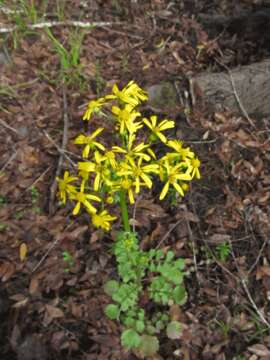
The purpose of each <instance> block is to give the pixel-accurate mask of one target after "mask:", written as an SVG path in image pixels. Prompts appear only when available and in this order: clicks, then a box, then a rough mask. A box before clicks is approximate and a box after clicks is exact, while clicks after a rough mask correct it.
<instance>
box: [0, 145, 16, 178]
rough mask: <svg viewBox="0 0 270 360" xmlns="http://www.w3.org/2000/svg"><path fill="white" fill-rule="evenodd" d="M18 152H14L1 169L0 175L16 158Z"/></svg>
mask: <svg viewBox="0 0 270 360" xmlns="http://www.w3.org/2000/svg"><path fill="white" fill-rule="evenodd" d="M17 153H18V150H16V151H15V152H14V153H13V154H12V155H11V156H10V158H9V159H8V161H7V162H6V163H5V164H4V165H3V166H2V167H1V169H0V174H1V173H2V172H3V171H4V170H5V169H6V168H7V166H8V165H9V164H10V163H11V162H12V161H13V160H14V159H15V157H16V156H17Z"/></svg>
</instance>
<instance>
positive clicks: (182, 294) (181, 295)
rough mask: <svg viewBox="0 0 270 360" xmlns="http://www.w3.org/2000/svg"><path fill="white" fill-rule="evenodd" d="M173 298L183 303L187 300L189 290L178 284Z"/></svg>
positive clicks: (177, 302)
mask: <svg viewBox="0 0 270 360" xmlns="http://www.w3.org/2000/svg"><path fill="white" fill-rule="evenodd" d="M172 295H173V300H174V302H175V303H176V304H178V305H183V304H185V302H186V301H187V292H186V290H185V288H184V287H183V286H181V285H179V286H176V288H175V289H174V290H173V293H172Z"/></svg>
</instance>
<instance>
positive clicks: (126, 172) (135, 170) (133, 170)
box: [118, 158, 159, 193]
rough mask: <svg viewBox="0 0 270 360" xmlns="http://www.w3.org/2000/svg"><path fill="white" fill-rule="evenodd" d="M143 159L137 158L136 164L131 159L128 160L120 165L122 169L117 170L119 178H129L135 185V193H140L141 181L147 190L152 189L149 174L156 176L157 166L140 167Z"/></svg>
mask: <svg viewBox="0 0 270 360" xmlns="http://www.w3.org/2000/svg"><path fill="white" fill-rule="evenodd" d="M142 161H143V158H139V160H138V161H137V162H135V161H134V160H133V159H128V162H127V163H123V164H122V169H120V170H119V172H118V175H119V176H129V177H130V178H132V180H133V181H134V183H135V192H136V193H139V192H140V186H141V180H142V181H143V182H144V183H145V184H146V186H147V187H148V188H151V187H152V180H151V178H150V176H149V175H150V174H158V169H159V166H158V165H157V164H147V165H142Z"/></svg>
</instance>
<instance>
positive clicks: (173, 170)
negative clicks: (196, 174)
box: [159, 161, 192, 200]
mask: <svg viewBox="0 0 270 360" xmlns="http://www.w3.org/2000/svg"><path fill="white" fill-rule="evenodd" d="M184 166H186V164H185V163H184V164H183V163H179V164H177V165H174V166H172V165H170V164H169V162H168V161H165V163H164V168H165V170H166V178H167V181H166V183H165V185H164V186H163V189H162V191H161V193H160V196H159V199H160V200H163V199H164V198H165V196H166V195H167V193H168V191H169V187H170V185H172V186H173V187H174V188H175V190H176V191H177V192H178V193H179V194H180V195H181V196H184V191H183V188H182V187H181V181H189V180H191V179H192V177H191V175H190V172H191V168H189V167H188V168H186V169H183V167H184Z"/></svg>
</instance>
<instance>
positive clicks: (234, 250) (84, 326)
mask: <svg viewBox="0 0 270 360" xmlns="http://www.w3.org/2000/svg"><path fill="white" fill-rule="evenodd" d="M239 3H241V2H239ZM247 4H248V2H246V4H245V2H244V1H243V4H242V5H241V4H240V5H237V6H236V5H235V1H233V0H232V1H230V0H227V1H219V0H201V1H195V0H194V1H190V0H189V1H184V0H183V1H180V0H179V1H172V2H168V1H164V0H148V1H143V2H142V4H140V1H127V0H108V1H102V0H89V1H87V0H86V1H82V0H70V1H61V0H60V1H50V0H48V1H27V0H25V1H0V24H1V26H0V43H1V48H0V68H1V73H0V79H1V81H0V114H1V116H0V139H1V148H0V152H1V157H0V159H1V162H0V189H1V190H0V242H1V250H0V286H1V287H0V316H1V324H0V354H1V355H0V358H1V360H2V359H3V360H4V359H9V360H12V359H19V360H31V359H32V360H34V359H39V360H49V359H52V360H58V359H59V360H63V359H65V360H67V359H78V360H79V359H84V360H91V359H95V360H96V359H98V360H103V359H104V360H105V359H115V360H119V359H130V360H131V359H137V358H138V357H137V355H136V354H134V353H132V352H128V351H126V350H124V349H123V348H122V347H121V344H120V340H119V339H120V333H121V327H120V326H119V325H118V324H117V323H115V322H114V321H111V320H109V319H108V318H107V317H106V316H105V315H104V307H105V306H106V305H107V304H108V303H109V298H108V296H107V295H106V294H105V293H104V291H103V285H104V284H105V282H106V281H107V280H108V279H110V278H111V277H112V275H113V276H115V273H116V264H115V260H114V258H113V256H112V255H111V253H110V248H111V245H112V243H113V239H114V232H115V231H116V230H117V229H118V227H119V226H118V225H117V222H116V224H115V225H114V228H113V231H112V233H111V234H105V233H103V232H102V231H100V230H96V229H94V228H93V227H92V225H91V224H89V221H88V219H87V218H86V217H85V216H84V215H83V214H82V215H80V216H77V217H73V216H72V215H71V211H70V208H68V207H63V206H61V205H60V203H59V201H58V199H57V197H56V196H55V195H56V194H55V191H54V190H53V189H54V185H53V184H54V182H55V176H56V172H57V169H58V171H59V170H60V171H61V174H63V172H64V170H65V169H69V168H70V162H69V161H67V158H66V156H64V157H62V156H61V154H62V153H63V151H62V150H61V146H62V145H61V144H62V141H63V130H64V117H66V116H67V115H68V129H66V130H68V133H67V136H68V142H67V146H66V149H65V150H66V151H69V152H68V153H65V154H68V155H69V157H70V158H71V159H73V160H74V161H76V159H77V158H78V156H79V152H78V149H77V148H76V147H75V146H74V144H73V140H74V138H75V137H76V135H77V134H78V133H79V132H80V131H83V127H84V124H83V122H82V116H83V113H84V111H85V109H86V106H87V103H88V102H89V100H92V99H95V98H97V97H99V96H101V95H103V94H107V93H109V92H110V91H111V88H112V86H113V84H115V83H116V84H118V86H119V87H122V86H124V85H125V84H127V83H128V81H130V80H134V81H136V82H137V83H138V84H139V85H140V86H141V87H142V88H147V87H149V86H151V85H153V84H158V83H159V82H161V81H168V80H169V81H172V82H175V81H178V82H179V83H180V84H183V86H184V84H186V83H187V79H188V77H189V76H190V75H196V74H198V73H200V72H203V71H209V72H210V71H221V70H222V71H224V69H221V67H220V65H219V63H218V61H217V60H219V61H222V62H223V63H225V64H226V65H227V66H229V67H230V68H231V67H234V66H236V65H242V64H248V63H252V62H253V61H255V60H259V59H261V58H262V57H263V56H267V52H264V51H263V50H264V49H261V48H259V46H258V43H256V42H254V41H250V40H249V39H243V38H242V39H241V38H235V37H234V38H231V37H230V36H229V35H228V34H226V32H223V33H221V34H219V35H218V36H215V35H216V34H215V35H213V34H208V33H207V32H206V30H205V29H204V28H203V27H202V26H201V25H200V24H199V22H198V21H197V18H196V16H197V14H199V13H207V14H210V15H212V14H222V15H224V14H225V15H227V16H231V15H232V14H233V13H234V12H235V11H237V10H238V8H239V10H241V9H242V8H243V9H250V8H251V5H247ZM52 21H61V22H62V23H61V24H60V25H59V26H53V27H51V28H50V31H51V33H49V32H48V31H47V30H46V26H45V25H44V26H43V27H42V28H35V27H32V28H31V26H30V25H31V24H35V23H44V22H52ZM68 21H70V22H69V23H67V22H68ZM74 21H80V22H83V23H86V22H91V23H92V22H95V23H96V26H93V27H91V28H82V27H79V26H76V24H74V23H72V22H74ZM77 25H78V24H77ZM1 29H2V31H1ZM4 29H6V30H4ZM8 29H10V32H9V31H8ZM59 44H62V47H61V45H60V46H59ZM61 49H62V50H61ZM63 49H64V50H63ZM268 55H269V54H268ZM180 90H181V89H180ZM147 111H149V109H147ZM159 116H166V117H168V118H172V119H173V120H175V121H176V124H177V129H176V134H177V136H178V138H180V139H181V140H183V141H184V143H185V144H186V145H187V146H189V147H191V148H192V149H194V151H195V152H196V154H198V156H199V158H200V160H201V175H202V178H201V180H196V181H195V182H194V183H193V184H192V187H191V188H190V190H189V192H188V193H187V195H186V196H185V197H184V198H183V199H182V200H181V201H180V199H178V201H177V202H176V203H175V204H173V205H171V204H170V203H169V202H168V201H167V202H166V201H165V202H160V201H159V200H158V195H156V194H157V191H155V189H153V192H152V193H151V192H150V193H149V192H148V193H147V194H146V197H145V199H144V200H143V201H142V200H141V199H138V201H137V202H136V216H135V220H136V221H135V220H134V221H135V223H136V231H137V233H138V234H139V238H140V239H141V241H142V242H143V244H144V245H145V244H147V247H152V246H153V247H155V246H156V245H157V244H161V245H160V248H161V249H163V250H166V251H167V250H168V249H170V250H173V251H174V253H175V254H176V256H177V257H181V258H184V259H186V264H187V265H186V267H187V270H189V271H188V275H187V276H186V277H185V286H186V289H187V293H188V300H187V302H186V304H185V305H183V306H182V307H181V308H179V309H178V314H177V316H178V320H179V321H181V323H182V326H183V331H182V335H181V338H180V339H177V340H168V339H167V338H166V337H161V338H160V344H161V346H160V350H159V354H158V355H155V356H154V357H152V359H156V360H157V359H166V360H167V359H184V360H189V359H192V360H193V359H194V360H196V359H204V360H212V359H218V360H222V359H228V360H231V359H234V360H244V359H250V360H256V359H264V360H266V359H270V307H269V300H270V266H269V263H270V245H269V234H270V222H269V219H270V209H269V202H270V164H269V162H270V155H269V150H270V142H269V132H270V122H269V119H256V118H253V119H252V120H253V122H254V125H255V128H254V127H253V126H252V125H251V124H250V122H249V121H248V120H247V119H246V117H245V115H244V114H241V113H240V115H239V114H238V115H236V114H233V113H231V112H230V109H228V111H226V112H213V110H212V109H211V108H209V107H207V105H201V104H199V103H198V104H197V103H196V104H195V105H194V106H193V107H192V108H189V109H188V111H187V108H185V106H183V104H181V102H180V101H179V106H175V107H174V108H170V107H169V108H168V107H166V108H164V109H161V110H159ZM61 157H62V158H63V163H62V164H61V162H60V166H61V168H60V169H59V158H61ZM49 209H50V210H51V211H49ZM132 211H133V210H132V208H130V212H131V213H132ZM65 253H68V254H70V256H71V259H72V260H71V261H70V262H69V263H68V264H67V262H65V261H64V256H63V255H64V254H65Z"/></svg>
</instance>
